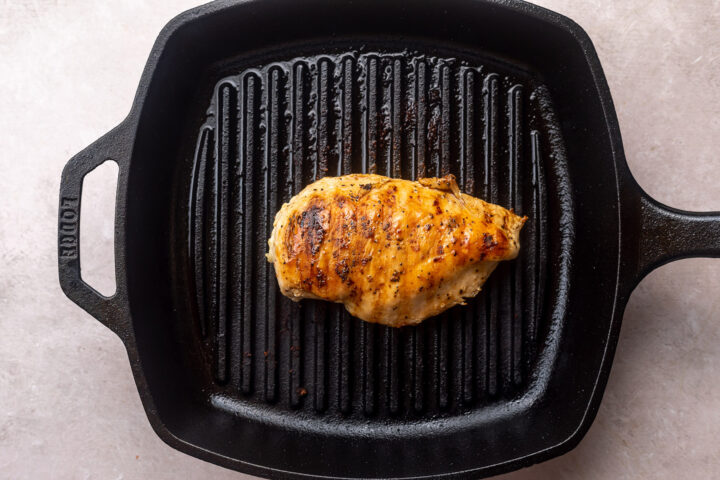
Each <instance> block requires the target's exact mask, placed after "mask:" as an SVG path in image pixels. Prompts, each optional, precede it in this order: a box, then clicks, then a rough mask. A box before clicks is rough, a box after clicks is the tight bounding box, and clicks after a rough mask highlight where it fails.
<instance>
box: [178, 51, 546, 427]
mask: <svg viewBox="0 0 720 480" xmlns="http://www.w3.org/2000/svg"><path fill="white" fill-rule="evenodd" d="M303 53H304V54H303V55H302V56H299V55H298V56H295V57H294V58H293V57H292V56H288V54H287V53H285V54H283V53H278V54H276V55H267V56H265V57H263V58H262V59H260V60H258V61H257V63H248V62H247V61H245V63H236V64H229V65H226V66H224V67H223V68H222V72H221V74H219V75H218V77H216V78H215V79H214V80H211V81H210V85H212V84H214V87H213V88H212V91H210V89H209V88H208V92H207V95H206V96H205V99H206V101H205V103H204V106H203V108H205V110H202V111H199V112H198V119H197V123H196V125H197V126H196V127H195V131H196V137H195V138H196V143H195V144H194V145H192V146H188V147H187V149H186V151H188V152H193V153H191V155H192V158H189V159H188V160H189V162H188V164H189V165H191V166H192V172H191V174H190V175H188V176H187V178H188V179H191V181H190V182H188V183H187V194H186V198H187V205H188V210H187V215H186V222H187V236H186V238H187V245H186V247H187V255H186V258H187V259H188V261H187V288H188V291H189V292H190V295H189V296H188V298H190V299H191V300H192V302H193V311H194V312H195V315H194V317H195V325H194V328H195V330H196V332H197V339H198V342H199V344H200V345H201V349H202V352H203V353H202V358H203V359H204V363H205V366H204V368H206V370H207V378H208V383H209V384H208V385H207V389H208V390H209V391H211V392H213V393H212V396H213V399H214V400H213V401H214V402H216V403H217V404H222V405H223V406H224V408H230V409H232V408H235V409H237V410H238V412H241V411H242V410H243V405H250V404H262V405H263V408H264V409H267V408H271V409H273V410H277V413H278V414H280V415H281V417H282V416H296V415H299V414H302V415H304V416H307V417H309V418H310V419H312V418H316V419H318V420H320V419H321V418H322V417H327V416H339V417H341V418H344V419H347V420H348V421H349V420H351V419H357V420H362V421H383V422H392V421H394V420H397V421H404V420H407V419H415V420H418V421H421V420H422V419H423V418H435V417H438V416H447V415H458V414H462V413H463V412H467V411H468V410H471V409H478V408H482V407H483V406H486V405H489V404H492V403H496V402H499V401H503V400H507V399H511V398H513V397H515V396H516V395H519V394H521V393H522V392H523V390H524V388H525V387H526V386H527V384H528V381H529V378H530V377H531V375H532V371H533V367H534V361H535V359H536V354H537V352H538V350H539V347H540V346H541V344H542V342H543V341H544V336H545V334H546V327H547V325H546V324H545V323H544V322H543V318H544V315H543V305H544V304H545V303H547V302H546V301H545V297H546V290H545V283H546V276H547V263H548V259H547V255H546V252H547V251H548V248H547V242H548V240H547V223H548V219H547V215H548V208H547V196H548V192H547V191H546V183H545V177H544V164H545V162H546V161H547V159H548V158H550V157H551V156H552V155H555V154H558V152H556V151H555V149H556V148H557V145H558V144H559V143H558V139H557V138H555V137H554V135H555V136H556V135H557V133H556V132H557V131H558V130H557V128H555V123H554V115H553V112H552V108H551V106H550V100H549V98H548V95H547V90H546V89H545V88H544V87H543V85H542V84H541V83H539V82H538V81H537V79H534V78H533V77H532V76H530V75H529V74H527V73H525V72H523V71H521V70H519V69H517V68H514V67H509V66H507V65H504V64H502V63H499V62H498V63H492V64H491V63H487V62H485V61H480V60H479V59H477V58H474V57H472V56H464V55H463V54H462V53H461V52H454V51H438V52H432V55H430V54H428V52H427V51H423V52H422V53H420V52H416V51H413V50H411V49H400V48H399V49H397V50H387V49H375V50H373V49H372V48H370V47H367V48H366V49H360V50H357V49H353V48H352V47H348V48H345V49H339V50H337V51H334V52H332V53H331V54H325V53H323V54H318V53H317V52H310V54H309V55H308V53H307V52H303ZM554 132H555V133H554ZM365 172H368V173H379V174H382V175H387V176H390V177H396V178H405V179H411V180H412V179H417V178H420V177H425V176H442V175H445V174H448V173H452V174H454V175H455V176H456V177H457V178H458V182H459V184H460V188H461V190H462V191H464V192H466V193H469V194H472V195H475V196H478V197H480V198H483V199H485V200H487V201H490V202H493V203H497V204H500V205H503V206H505V207H507V208H514V209H515V211H516V212H517V213H519V214H520V215H527V216H528V218H529V220H528V221H527V223H526V226H525V228H524V229H523V231H522V236H521V253H520V256H519V258H518V259H517V260H514V261H511V262H505V263H503V264H502V265H501V266H500V267H499V268H498V269H497V270H496V271H495V273H494V274H493V275H492V276H491V279H490V280H489V282H488V283H487V284H486V286H485V287H484V288H483V291H482V292H481V293H480V295H478V296H477V297H476V298H474V299H472V300H470V301H468V304H467V305H466V306H458V307H455V308H453V309H451V310H449V311H447V312H446V313H444V314H442V315H440V316H438V317H436V318H432V319H429V320H427V321H425V322H424V323H423V324H421V325H420V326H418V327H406V328H401V329H393V328H389V327H384V326H380V325H373V324H368V323H365V322H362V321H360V320H358V319H356V318H353V317H351V316H350V315H349V314H348V313H347V312H346V311H345V309H344V307H343V306H342V305H339V304H331V303H326V302H322V301H309V300H304V301H302V302H300V303H294V302H292V301H290V300H289V299H287V298H285V297H284V296H282V295H281V294H280V292H279V289H278V285H277V281H276V279H275V274H274V271H273V267H272V265H271V264H269V263H268V262H267V261H266V260H265V257H264V254H265V253H266V251H267V239H268V237H269V235H270V232H271V231H272V222H273V219H274V216H275V213H276V212H277V210H278V209H279V208H280V206H281V205H282V203H283V202H287V201H288V200H289V199H290V198H291V197H292V196H293V195H294V194H296V193H298V192H299V191H300V190H301V189H302V188H303V187H304V186H306V185H308V184H309V183H311V182H312V181H314V180H316V179H318V178H321V177H323V176H335V175H342V174H347V173H365Z"/></svg>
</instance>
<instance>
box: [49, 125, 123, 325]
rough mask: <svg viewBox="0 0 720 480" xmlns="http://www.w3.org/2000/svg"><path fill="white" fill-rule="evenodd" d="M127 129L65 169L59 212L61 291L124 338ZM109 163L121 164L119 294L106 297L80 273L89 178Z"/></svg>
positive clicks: (117, 233) (87, 150) (118, 129)
mask: <svg viewBox="0 0 720 480" xmlns="http://www.w3.org/2000/svg"><path fill="white" fill-rule="evenodd" d="M127 140H128V137H127V129H126V128H125V125H124V124H120V125H119V126H118V127H116V128H114V129H113V130H111V131H110V132H108V133H107V134H105V135H104V136H102V137H101V138H100V139H98V140H97V141H95V142H94V143H93V144H91V145H90V146H88V147H87V148H85V149H84V150H83V151H82V152H80V153H78V154H77V155H75V156H74V157H73V158H71V159H70V161H69V162H68V163H67V164H66V165H65V168H64V169H63V172H62V179H61V181H60V198H59V209H58V273H59V278H60V287H61V288H62V290H63V292H64V293H65V295H67V296H68V298H70V300H72V301H73V302H75V303H76V304H77V305H79V306H80V307H81V308H82V309H84V310H85V311H87V312H88V313H89V314H90V315H92V316H93V317H95V318H96V319H98V320H99V321H100V322H102V323H103V324H104V325H105V326H107V327H108V328H110V329H111V330H112V331H114V332H115V333H117V334H118V335H120V336H121V338H122V337H123V336H124V335H123V332H124V324H125V323H126V318H127V315H126V309H127V301H126V299H127V291H126V282H125V270H124V262H123V254H122V252H123V242H122V228H121V224H122V221H123V219H122V218H121V217H120V216H119V215H118V211H120V210H119V207H120V205H121V204H122V200H123V197H124V194H123V192H124V191H125V185H126V182H127V166H128V162H129V149H130V142H128V141H127ZM107 160H112V161H115V162H116V163H117V164H118V167H119V168H118V181H117V193H116V195H117V197H116V202H115V258H116V261H115V283H116V286H117V287H116V291H115V293H114V294H113V295H112V296H110V297H106V296H103V295H102V294H101V293H99V292H98V291H97V290H95V289H94V288H92V287H91V286H90V285H88V284H87V283H85V281H83V279H82V275H81V271H80V211H81V202H82V187H83V179H84V178H85V175H87V174H88V173H90V172H91V171H92V170H93V169H95V167H97V166H98V165H100V164H102V163H104V162H105V161H107Z"/></svg>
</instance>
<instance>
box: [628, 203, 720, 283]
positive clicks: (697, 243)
mask: <svg viewBox="0 0 720 480" xmlns="http://www.w3.org/2000/svg"><path fill="white" fill-rule="evenodd" d="M639 206H640V218H641V221H640V222H639V224H638V223H634V224H632V225H626V227H627V228H626V229H625V232H623V236H626V235H627V237H626V238H629V239H630V242H631V243H632V244H631V245H629V247H630V248H631V249H635V248H636V249H637V254H636V255H632V256H631V257H632V258H635V259H637V265H634V266H633V267H634V268H632V270H634V271H635V272H636V282H639V281H640V280H641V279H642V278H643V277H645V275H647V274H648V273H649V272H650V271H652V270H653V269H655V268H658V267H660V266H662V265H664V264H666V263H668V262H671V261H674V260H680V259H682V258H691V257H720V212H686V211H683V210H678V209H675V208H672V207H668V206H667V205H663V204H662V203H660V202H658V201H656V200H655V199H653V198H652V197H650V196H649V195H648V194H647V193H645V192H644V191H642V190H641V191H640V203H639ZM633 238H634V239H636V240H634V241H633V240H632V239H633ZM626 246H628V245H627V244H626Z"/></svg>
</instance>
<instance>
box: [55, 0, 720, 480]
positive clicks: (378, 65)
mask: <svg viewBox="0 0 720 480" xmlns="http://www.w3.org/2000/svg"><path fill="white" fill-rule="evenodd" d="M108 159H111V160H114V161H116V162H117V163H118V165H119V178H118V190H117V200H116V212H115V257H116V262H115V264H116V283H117V292H116V293H115V295H114V296H112V297H103V296H102V295H100V294H99V293H98V292H96V291H95V290H94V289H92V287H90V286H89V285H87V284H86V283H85V282H83V280H82V278H81V273H80V249H79V244H78V238H79V228H80V216H81V215H80V213H81V212H80V206H81V205H80V200H81V192H82V181H83V177H84V175H85V174H86V173H87V172H89V171H91V170H92V169H93V168H95V167H96V166H97V165H99V164H101V163H103V162H104V161H106V160H108ZM349 172H376V173H380V174H384V175H388V176H391V177H401V178H406V179H416V178H419V177H422V176H439V175H445V174H447V173H453V174H454V175H455V176H456V177H457V178H458V179H459V182H460V186H461V189H462V190H463V191H465V192H467V193H470V194H473V195H476V196H479V197H481V198H484V199H486V200H488V201H491V202H494V203H498V204H500V205H503V206H505V207H512V208H514V209H515V210H516V211H517V212H519V213H520V214H523V215H527V216H528V217H529V220H528V222H527V224H526V226H525V228H524V229H523V231H522V236H521V244H522V247H521V253H520V257H519V258H518V259H517V260H514V261H512V262H504V263H503V264H502V265H501V266H500V267H499V268H498V269H497V270H496V271H495V273H494V274H493V275H492V276H491V278H490V280H489V282H488V283H487V285H486V287H485V288H484V289H483V291H482V292H481V293H480V295H478V296H477V298H475V299H473V300H472V301H470V302H468V305H467V306H462V307H456V308H453V309H451V310H449V311H447V312H446V313H444V314H443V315H440V316H439V317H437V318H433V319H429V320H427V321H426V322H424V323H423V324H421V325H420V326H418V327H406V328H402V329H391V328H387V327H383V326H379V325H371V324H367V323H364V322H361V321H358V320H357V319H354V318H351V317H350V316H349V315H348V314H347V313H346V312H345V310H344V309H343V307H342V306H340V305H336V304H329V303H323V302H313V301H307V300H305V301H303V302H301V303H299V304H294V303H292V302H290V301H289V300H288V299H286V298H285V297H283V296H282V295H280V294H279V291H278V287H277V282H276V280H275V277H274V273H273V271H272V266H271V265H270V264H269V263H267V262H266V260H265V258H264V253H265V252H266V248H267V239H268V236H269V234H270V232H271V228H272V220H273V217H274V215H275V212H276V211H277V210H278V208H279V207H280V206H281V204H282V202H285V201H287V200H289V199H290V198H291V197H292V195H293V194H295V193H297V192H298V191H299V190H300V189H302V188H303V186H305V185H307V184H309V183H310V182H312V181H313V180H315V179H317V178H320V177H322V176H326V175H339V174H343V173H349ZM59 203H60V208H59V222H58V259H59V273H60V284H61V286H62V288H63V290H64V292H65V293H66V294H67V295H68V297H70V299H72V300H73V301H74V302H76V303H77V304H78V305H80V306H81V307H82V308H84V309H85V310H87V311H88V312H89V313H90V314H92V315H93V316H94V317H96V318H97V319H98V320H100V321H101V322H103V324H105V325H106V326H108V328H110V329H112V331H114V332H115V333H117V334H118V335H119V336H120V338H121V339H122V340H123V342H124V344H125V346H126V348H127V352H128V357H129V360H130V365H131V368H132V371H133V375H134V377H135V380H136V383H137V386H138V391H139V393H140V398H141V399H142V402H143V406H144V408H145V411H146V413H147V416H148V419H149V421H150V423H151V425H152V426H153V428H154V429H155V431H156V432H157V433H158V435H159V436H160V437H161V438H162V439H163V440H164V441H166V442H167V443H168V444H170V445H171V446H173V447H175V448H177V449H179V450H181V451H183V452H186V453H188V454H191V455H194V456H197V457H199V458H202V459H205V460H207V461H211V462H213V463H217V464H219V465H223V466H226V467H228V468H233V469H236V470H240V471H244V472H248V473H253V474H256V475H260V476H264V477H272V478H296V479H301V478H368V477H370V478H406V479H409V478H416V479H419V478H424V479H430V478H433V479H435V478H480V477H484V476H489V475H493V474H496V473H500V472H505V471H509V470H513V469H516V468H520V467H523V466H527V465H531V464H533V463H536V462H539V461H542V460H545V459H548V458H551V457H553V456H556V455H559V454H562V453H564V452H566V451H568V450H569V449H571V448H573V447H574V446H575V445H576V444H577V443H578V442H579V441H580V439H581V438H582V436H583V435H584V434H585V432H586V431H587V429H588V428H589V426H590V424H591V422H592V420H593V418H594V416H595V413H596V411H597V408H598V405H599V403H600V399H601V397H602V392H603V389H604V387H605V383H606V381H607V377H608V374H609V371H610V366H611V363H612V357H613V353H614V350H615V345H616V342H617V336H618V334H619V329H620V319H621V318H622V313H623V310H624V308H625V304H626V302H627V299H628V297H629V295H630V293H631V292H632V289H633V288H634V287H635V285H636V284H637V282H638V281H640V279H642V278H643V276H644V275H645V274H647V272H649V271H650V270H651V269H653V268H655V267H657V266H659V265H662V264H663V263H666V262H668V261H671V260H674V259H677V258H683V257H688V256H714V257H717V256H720V220H719V218H720V215H719V214H717V213H702V214H701V213H690V212H681V211H678V210H675V209H672V208H670V207H666V206H664V205H661V204H659V203H657V202H656V201H654V200H653V199H651V198H650V197H648V196H647V195H646V194H645V193H644V192H643V191H642V189H641V188H640V187H639V186H638V185H637V183H636V182H635V180H634V179H633V178H632V175H631V174H630V172H629V170H628V168H627V164H626V161H625V157H624V153H623V148H622V142H621V140H620V132H619V129H618V125H617V119H616V117H615V112H614V109H613V105H612V99H611V97H610V93H609V91H608V88H607V85H606V83H605V79H604V77H603V73H602V69H601V67H600V64H599V62H598V59H597V56H596V54H595V51H594V49H593V47H592V44H591V43H590V40H589V39H588V37H587V35H586V34H585V33H584V32H583V31H582V29H580V27H578V26H577V25H575V24H574V23H573V22H572V21H570V20H568V19H567V18H564V17H562V16H560V15H557V14H555V13H553V12H550V11H547V10H544V9H541V8H539V7H535V6H532V5H529V4H526V3H523V2H520V1H512V0H445V1H442V2H439V1H426V0H417V1H413V2H404V1H401V0H385V1H375V0H366V1H363V2H357V1H353V0H303V1H302V2H298V1H291V0H249V1H238V0H221V1H218V2H214V3H211V4H208V5H204V6H201V7H198V8H196V9H193V10H190V11H188V12H186V13H184V14H182V15H180V16H178V17H177V18H175V19H174V20H172V21H171V22H170V23H169V24H168V25H167V26H166V27H165V28H164V29H163V31H162V32H161V33H160V35H159V37H158V39H157V41H156V43H155V46H154V47H153V50H152V53H151V55H150V58H149V60H148V63H147V66H146V68H145V71H144V73H143V76H142V79H141V81H140V85H139V87H138V92H137V95H136V98H135V101H134V103H133V106H132V109H131V111H130V114H129V115H128V117H127V118H126V119H125V120H123V122H122V123H121V124H120V125H119V126H118V127H116V128H115V129H113V130H112V131H110V132H109V133H107V134H106V135H105V136H103V137H102V138H100V139H99V140H97V141H96V142H95V143H93V144H92V145H90V146H89V147H87V148H86V149H85V150H83V151H82V152H80V153H79V154H77V155H76V156H75V157H73V158H72V159H71V160H70V162H69V163H68V164H67V166H66V168H65V170H64V171H63V177H62V181H61V189H60V198H59Z"/></svg>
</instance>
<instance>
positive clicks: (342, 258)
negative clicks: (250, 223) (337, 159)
mask: <svg viewBox="0 0 720 480" xmlns="http://www.w3.org/2000/svg"><path fill="white" fill-rule="evenodd" d="M525 220H526V218H525V217H522V218H521V217H519V216H517V215H515V214H514V213H513V212H512V211H510V210H506V209H504V208H502V207H500V206H497V205H493V204H490V203H486V202H484V201H482V200H480V199H478V198H475V197H472V196H470V195H466V194H463V193H460V190H459V189H458V186H457V183H456V182H455V177H453V176H452V175H448V176H446V177H443V178H424V179H420V180H419V181H418V182H412V181H408V180H399V179H390V178H388V177H383V176H381V175H346V176H342V177H325V178H323V179H321V180H318V181H316V182H315V183H313V184H311V185H309V186H307V187H306V188H305V189H303V190H302V191H301V192H300V193H299V194H298V195H296V196H294V197H293V198H292V199H291V200H290V201H289V202H288V203H286V204H284V205H283V206H282V208H281V209H280V211H279V212H278V213H277V215H276V216H275V223H274V225H273V231H272V235H271V236H270V239H269V241H268V245H269V252H268V254H267V259H268V261H270V262H271V263H273V264H274V266H275V274H276V276H277V279H278V283H279V285H280V289H281V291H282V293H283V294H284V295H286V296H288V297H290V298H291V299H292V300H294V301H299V300H300V299H302V298H314V299H323V300H329V301H331V302H338V303H343V304H344V305H345V308H346V309H347V310H348V312H350V314H352V315H354V316H355V317H358V318H360V319H362V320H365V321H368V322H374V323H382V324H385V325H390V326H393V327H401V326H404V325H415V324H418V323H420V322H422V321H423V320H424V319H426V318H428V317H431V316H433V315H437V314H439V313H441V312H442V311H444V310H446V309H448V308H450V307H452V306H454V305H457V304H463V303H464V300H465V299H466V298H469V297H473V296H475V295H477V293H478V292H479V291H480V288H481V287H482V285H483V283H485V281H486V280H487V278H488V276H489V275H490V273H492V271H493V269H494V268H495V266H496V265H497V264H498V262H500V261H502V260H511V259H513V258H515V257H516V256H517V254H518V250H519V248H520V244H519V240H518V237H519V233H520V229H521V228H522V226H523V224H524V223H525Z"/></svg>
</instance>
